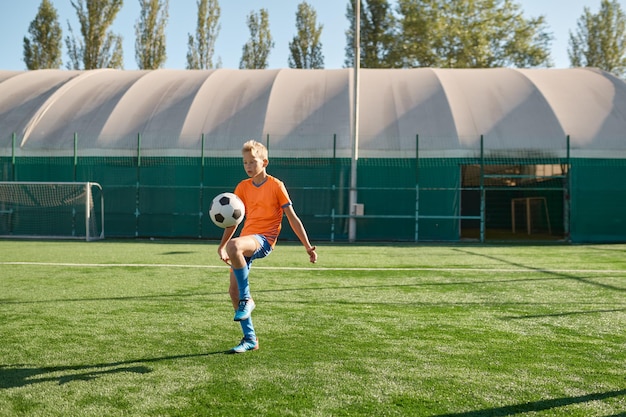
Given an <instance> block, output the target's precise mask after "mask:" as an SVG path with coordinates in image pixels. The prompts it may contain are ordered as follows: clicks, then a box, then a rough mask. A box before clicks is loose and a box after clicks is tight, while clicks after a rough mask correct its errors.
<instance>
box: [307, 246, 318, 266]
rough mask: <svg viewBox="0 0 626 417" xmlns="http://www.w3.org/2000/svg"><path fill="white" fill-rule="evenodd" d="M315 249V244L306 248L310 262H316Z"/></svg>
mask: <svg viewBox="0 0 626 417" xmlns="http://www.w3.org/2000/svg"><path fill="white" fill-rule="evenodd" d="M315 249H316V248H315V246H311V247H310V248H309V249H307V250H306V253H308V254H309V261H311V263H312V264H314V263H315V262H317V253H316V252H315Z"/></svg>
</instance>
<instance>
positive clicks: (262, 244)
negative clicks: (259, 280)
mask: <svg viewBox="0 0 626 417" xmlns="http://www.w3.org/2000/svg"><path fill="white" fill-rule="evenodd" d="M252 237H253V238H255V239H256V240H257V242H259V248H258V249H257V250H255V251H254V253H253V254H252V256H250V257H248V256H246V263H247V264H248V268H249V267H250V264H252V261H254V260H255V259H261V258H265V257H266V256H267V255H269V254H270V253H272V245H270V243H269V242H268V241H267V239H266V238H265V236H263V235H252Z"/></svg>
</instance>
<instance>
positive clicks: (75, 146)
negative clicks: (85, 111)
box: [74, 132, 78, 181]
mask: <svg viewBox="0 0 626 417" xmlns="http://www.w3.org/2000/svg"><path fill="white" fill-rule="evenodd" d="M77 165H78V133H77V132H74V181H76V169H77Z"/></svg>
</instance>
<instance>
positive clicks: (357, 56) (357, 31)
mask: <svg viewBox="0 0 626 417" xmlns="http://www.w3.org/2000/svg"><path fill="white" fill-rule="evenodd" d="M360 66H361V0H354V101H353V103H352V105H353V109H354V115H353V120H352V122H353V123H354V125H353V128H352V135H353V136H352V164H351V166H350V216H351V217H350V219H349V221H348V240H349V241H350V242H354V241H355V240H356V218H354V216H355V215H356V204H357V202H358V199H357V162H358V160H359V69H360Z"/></svg>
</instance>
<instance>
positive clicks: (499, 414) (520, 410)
mask: <svg viewBox="0 0 626 417" xmlns="http://www.w3.org/2000/svg"><path fill="white" fill-rule="evenodd" d="M624 395H626V389H624V390H617V391H607V392H598V393H593V394H587V395H581V396H577V397H563V398H555V399H552V400H541V401H533V402H528V403H523V404H515V405H507V406H504V407H495V408H487V409H484V410H476V411H467V412H463V413H452V414H440V415H437V416H435V417H505V416H513V415H517V414H526V413H530V412H538V411H546V410H551V409H553V408H558V407H565V406H568V405H572V404H580V403H587V402H590V401H602V400H606V399H608V398H615V397H621V396H624ZM617 415H624V414H617Z"/></svg>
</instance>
